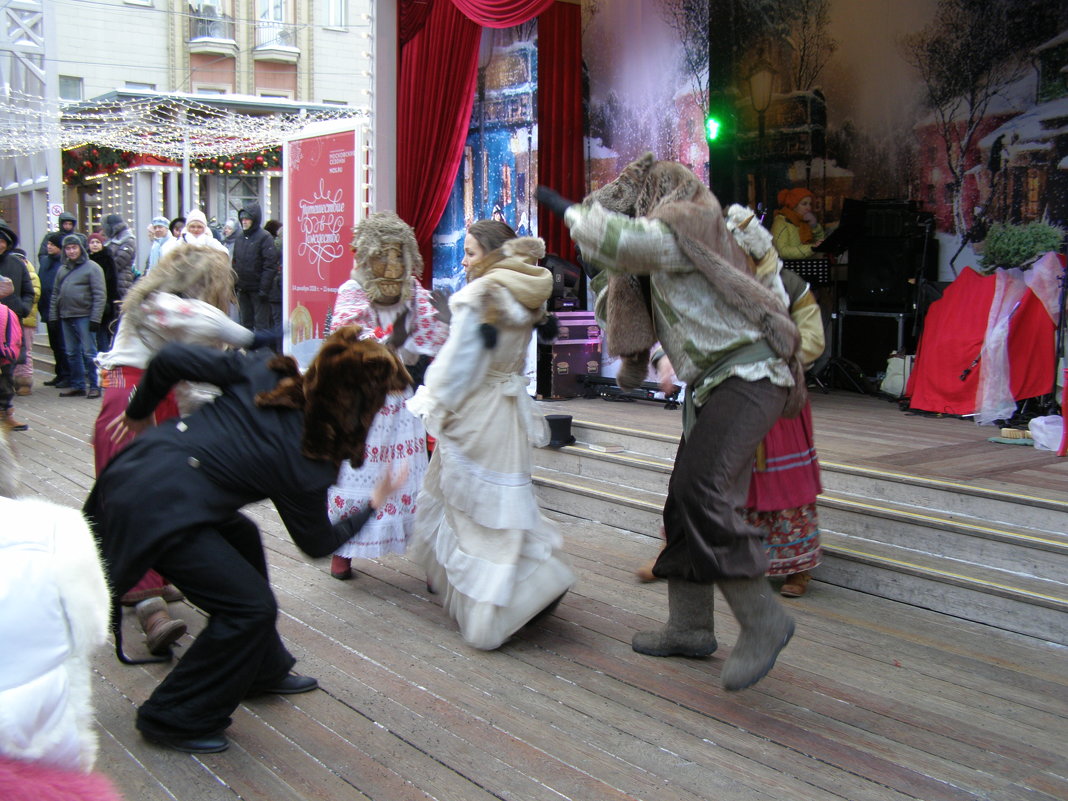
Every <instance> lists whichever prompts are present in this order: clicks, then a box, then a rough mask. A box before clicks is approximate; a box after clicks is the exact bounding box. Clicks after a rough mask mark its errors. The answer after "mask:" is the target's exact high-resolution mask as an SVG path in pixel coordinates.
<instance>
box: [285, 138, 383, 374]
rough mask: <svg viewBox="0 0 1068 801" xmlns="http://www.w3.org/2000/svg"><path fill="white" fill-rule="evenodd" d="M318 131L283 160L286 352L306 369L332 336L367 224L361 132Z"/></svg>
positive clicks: (294, 144)
mask: <svg viewBox="0 0 1068 801" xmlns="http://www.w3.org/2000/svg"><path fill="white" fill-rule="evenodd" d="M350 126H351V123H350ZM314 130H316V126H309V128H307V129H305V133H304V134H302V135H301V136H298V137H295V138H293V139H290V140H289V141H287V142H286V143H285V158H284V167H285V188H284V198H285V200H284V205H285V220H284V225H285V227H284V229H283V230H284V232H285V240H284V242H285V265H286V270H285V276H286V280H285V287H284V292H283V303H284V308H285V312H286V320H287V322H288V325H287V330H286V332H285V336H284V349H285V352H286V353H290V354H292V355H293V356H294V357H295V358H296V359H297V361H298V362H299V363H300V365H301V367H302V368H306V367H307V366H308V364H309V363H310V362H311V360H312V358H313V357H314V356H315V353H316V352H317V351H318V349H319V346H320V344H322V341H323V339H324V338H325V336H326V333H327V331H328V327H329V317H330V313H331V312H332V311H333V308H334V299H335V298H336V296H337V289H338V287H339V286H341V284H343V283H344V282H345V281H346V280H348V278H349V274H350V273H351V271H352V264H353V262H352V250H351V247H350V244H351V242H352V227H353V226H354V225H355V224H356V221H357V219H359V218H360V217H362V216H363V205H362V202H361V201H362V194H361V193H362V184H363V180H362V178H363V171H364V165H363V154H362V150H363V131H362V129H360V128H353V127H348V128H346V129H344V130H336V127H335V130H332V131H328V132H327V131H324V132H322V133H315V134H314V135H313V134H311V132H312V131H314Z"/></svg>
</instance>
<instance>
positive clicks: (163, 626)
mask: <svg viewBox="0 0 1068 801" xmlns="http://www.w3.org/2000/svg"><path fill="white" fill-rule="evenodd" d="M135 611H136V612H137V620H138V622H139V623H140V624H141V628H142V629H144V632H145V640H146V641H147V642H148V650H149V653H151V654H153V655H155V656H164V655H166V654H167V653H168V651H169V650H170V647H171V643H173V642H174V641H175V640H177V639H178V638H179V637H181V636H182V635H183V634H185V629H186V626H185V621H184V620H175V619H174V618H172V617H171V616H170V613H169V612H168V611H167V602H166V601H164V600H163V599H162V598H148V599H146V600H144V601H141V602H140V603H139V604H138V605H137V606H136V607H135Z"/></svg>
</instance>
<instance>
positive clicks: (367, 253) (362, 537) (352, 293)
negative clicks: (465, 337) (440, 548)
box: [328, 211, 449, 580]
mask: <svg viewBox="0 0 1068 801" xmlns="http://www.w3.org/2000/svg"><path fill="white" fill-rule="evenodd" d="M353 233H354V234H355V236H354V238H353V240H352V246H353V249H354V250H355V253H356V265H355V267H354V268H353V270H352V277H351V278H350V279H349V280H348V281H346V282H345V283H344V284H342V285H341V287H340V288H339V289H338V293H337V300H336V301H335V303H334V311H333V314H332V315H331V319H330V325H331V329H332V330H333V329H336V328H339V327H341V326H343V325H359V326H361V327H362V329H363V333H362V335H361V336H362V337H364V338H371V337H373V338H374V339H375V340H377V341H378V342H380V343H382V344H384V345H387V346H389V347H390V348H392V349H393V351H394V352H395V353H396V354H397V356H398V357H400V359H401V361H403V362H404V364H405V366H406V367H407V368H408V369H409V370H410V371H412V372H413V373H414V372H416V365H419V364H421V363H422V361H426V360H429V358H431V357H433V356H434V355H435V354H436V353H437V352H438V351H439V350H440V349H441V346H442V345H443V344H444V343H445V337H446V336H448V333H449V323H448V316H447V314H446V315H441V314H440V313H439V308H438V307H439V306H440V307H441V310H444V311H445V312H447V311H448V308H447V307H446V306H445V305H444V300H443V299H442V298H439V297H437V293H431V292H429V291H428V290H426V289H424V288H423V286H422V285H421V284H420V283H419V276H420V275H422V272H423V258H422V256H420V255H419V245H418V243H417V242H416V239H415V232H414V231H413V230H412V228H411V226H409V225H408V224H407V223H405V222H404V220H402V219H401V218H400V217H398V216H397V215H396V214H394V213H393V212H392V211H381V212H377V213H375V214H372V215H370V216H368V217H367V218H365V219H363V220H361V221H360V222H359V223H358V224H357V225H356V227H355V229H353ZM412 392H413V390H412V389H411V388H408V389H406V390H405V391H404V392H391V393H390V394H388V395H387V396H386V402H385V404H384V405H383V406H382V408H381V409H380V410H379V411H378V414H376V415H375V418H374V421H373V422H372V423H371V427H370V430H369V431H368V432H367V444H366V448H365V458H364V462H363V466H362V467H359V468H356V467H353V466H352V464H351V463H350V462H348V461H345V462H344V463H342V465H341V470H340V472H339V473H338V479H337V484H335V485H334V486H333V487H331V488H330V494H329V496H328V503H329V513H330V521H331V522H332V523H336V522H338V521H339V520H344V519H345V518H347V517H351V516H352V515H355V514H358V513H359V512H361V511H362V510H363V509H364V508H365V507H366V506H367V504H368V503H369V502H370V499H371V491H372V490H373V489H374V487H375V484H376V483H377V482H378V481H379V479H380V478H382V477H383V476H384V475H386V474H387V472H388V471H389V468H390V466H391V465H394V464H397V465H398V466H400V465H401V464H406V465H407V467H408V479H407V482H406V483H405V484H404V486H403V487H402V488H401V489H400V491H399V492H397V493H395V494H394V495H392V496H391V497H390V498H389V499H388V500H387V502H386V503H385V504H384V505H383V506H382V507H381V508H379V509H378V511H377V513H376V514H375V516H374V518H372V519H371V520H368V521H367V523H366V524H365V525H364V527H363V528H362V529H360V531H359V533H358V534H356V536H354V537H353V538H352V539H351V540H349V541H348V542H346V543H345V544H344V545H342V546H341V547H340V548H338V550H337V551H336V552H335V553H334V556H333V558H332V559H331V562H330V575H332V576H333V577H334V578H336V579H341V580H345V579H350V578H352V577H353V575H354V574H353V572H352V560H353V559H375V558H377V557H379V556H385V555H386V554H390V553H404V551H405V550H406V549H407V547H408V539H409V538H410V537H411V533H412V529H413V526H414V521H415V500H416V496H417V495H418V493H419V487H420V485H421V484H422V481H423V475H424V474H425V473H426V467H427V452H426V431H425V430H424V429H423V424H422V423H421V422H420V421H419V419H418V418H417V417H415V416H414V415H413V414H411V412H409V411H408V410H407V408H405V402H406V401H407V400H408V399H409V398H411V397H412Z"/></svg>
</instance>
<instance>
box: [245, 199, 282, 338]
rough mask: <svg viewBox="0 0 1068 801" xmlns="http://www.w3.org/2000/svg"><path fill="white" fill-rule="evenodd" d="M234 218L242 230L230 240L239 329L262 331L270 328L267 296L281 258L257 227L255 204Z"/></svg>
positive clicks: (261, 229) (258, 217) (257, 206)
mask: <svg viewBox="0 0 1068 801" xmlns="http://www.w3.org/2000/svg"><path fill="white" fill-rule="evenodd" d="M237 218H238V220H239V221H240V223H241V228H242V230H241V231H238V232H237V234H236V235H235V236H234V249H233V266H234V272H236V273H237V304H238V309H239V311H240V315H241V325H243V326H245V328H249V329H251V330H253V331H265V330H267V329H269V328H270V327H271V306H270V302H269V294H270V290H271V286H272V284H273V283H274V280H275V277H276V276H277V275H278V272H279V270H280V269H281V257H280V254H279V252H278V248H276V247H275V245H274V237H272V236H271V235H270V234H269V233H267V232H266V231H264V230H263V228H261V227H260V221H261V219H262V212H261V211H260V206H259V204H258V203H254V202H253V203H249V204H248V205H246V206H245V207H244V208H243V209H241V210H240V211H239V212H238V214H237Z"/></svg>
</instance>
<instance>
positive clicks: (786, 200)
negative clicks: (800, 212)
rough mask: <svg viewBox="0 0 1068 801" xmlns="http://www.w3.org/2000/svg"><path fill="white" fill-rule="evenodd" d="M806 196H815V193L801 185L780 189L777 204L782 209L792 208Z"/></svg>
mask: <svg viewBox="0 0 1068 801" xmlns="http://www.w3.org/2000/svg"><path fill="white" fill-rule="evenodd" d="M806 197H811V198H815V195H813V194H812V193H811V192H809V191H808V190H807V189H805V187H803V186H795V187H794V188H793V189H780V190H779V195H778V199H779V205H780V206H781V207H782V208H784V209H792V208H794V207H795V206H797V204H798V203H800V202H801V201H802V200H804V199H805V198H806Z"/></svg>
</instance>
